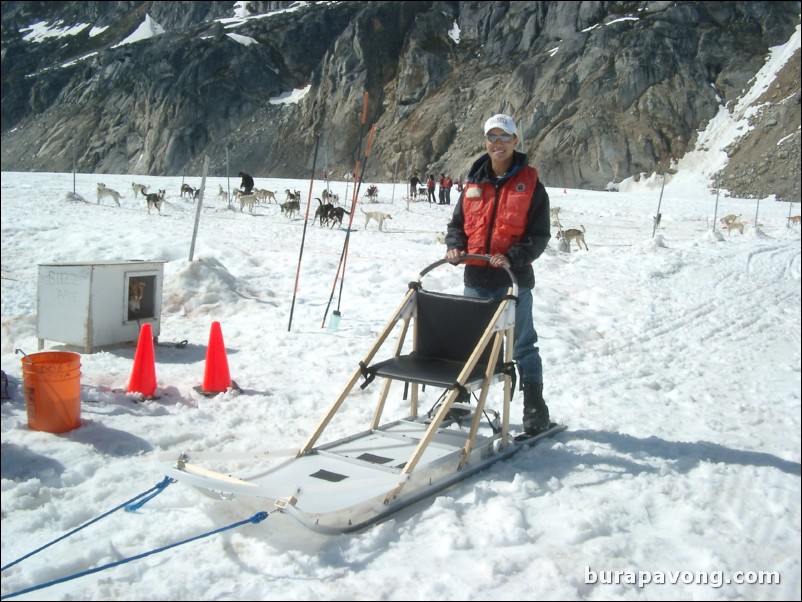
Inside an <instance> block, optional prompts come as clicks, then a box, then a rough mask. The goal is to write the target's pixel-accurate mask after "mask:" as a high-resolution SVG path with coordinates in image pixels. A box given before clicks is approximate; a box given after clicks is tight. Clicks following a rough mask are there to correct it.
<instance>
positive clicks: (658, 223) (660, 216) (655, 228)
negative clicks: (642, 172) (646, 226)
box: [652, 172, 666, 238]
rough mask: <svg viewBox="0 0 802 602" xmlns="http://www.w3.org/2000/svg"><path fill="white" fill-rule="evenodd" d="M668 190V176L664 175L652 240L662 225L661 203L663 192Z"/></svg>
mask: <svg viewBox="0 0 802 602" xmlns="http://www.w3.org/2000/svg"><path fill="white" fill-rule="evenodd" d="M665 188H666V174H665V172H664V173H663V186H662V188H660V200H659V201H657V215H655V216H654V228H652V238H654V233H655V232H656V231H657V226H659V225H660V218H662V217H663V216H662V215H661V213H660V203H662V202H663V190H665Z"/></svg>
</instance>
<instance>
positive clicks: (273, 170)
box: [2, 1, 800, 201]
mask: <svg viewBox="0 0 802 602" xmlns="http://www.w3.org/2000/svg"><path fill="white" fill-rule="evenodd" d="M234 6H235V5H234V4H233V3H230V2H3V3H2V169H3V170H14V171H71V170H72V169H73V166H75V169H77V171H81V172H97V173H104V172H107V173H131V174H152V175H176V174H195V175H200V172H201V166H202V164H203V161H204V158H205V157H207V156H208V158H209V161H210V172H211V173H213V174H223V173H226V172H227V171H228V172H229V173H236V172H238V171H239V170H241V169H244V170H246V171H249V172H250V173H252V174H253V175H254V176H257V177H268V176H272V177H301V178H303V177H308V176H309V175H310V174H311V169H312V167H313V158H314V157H315V152H314V151H315V149H317V151H318V152H317V155H316V159H315V168H316V170H318V171H322V170H323V169H324V168H328V169H329V171H331V172H333V173H336V174H344V173H345V172H346V171H349V170H353V169H354V166H355V164H356V161H357V160H360V165H361V166H362V167H363V168H364V172H365V173H364V178H365V179H367V180H389V179H391V178H393V177H397V178H398V179H406V178H407V176H408V175H409V173H410V172H411V171H412V170H417V171H419V172H421V173H439V172H441V171H443V172H447V173H451V174H454V175H455V176H457V175H459V174H463V173H464V172H465V171H466V169H467V167H468V166H469V164H470V162H471V161H472V160H473V158H475V156H476V155H477V154H478V153H480V152H481V151H482V149H483V145H482V139H481V133H482V132H481V124H482V123H483V121H484V120H485V119H486V118H487V117H488V116H490V115H491V114H493V113H496V112H498V111H505V112H509V113H511V114H512V115H514V116H515V117H516V119H517V120H518V122H519V128H520V130H521V136H522V139H523V144H522V150H524V151H525V152H528V153H529V154H530V156H531V157H532V159H533V162H534V164H536V165H537V167H538V169H539V171H540V172H541V173H542V176H543V178H544V181H545V182H546V184H547V185H550V186H569V187H581V188H604V187H605V186H606V185H607V183H608V182H611V181H620V180H622V179H624V178H627V177H629V176H632V175H636V174H640V173H651V172H654V171H662V170H666V169H667V168H669V167H670V165H671V163H672V161H675V160H677V159H678V158H680V157H682V156H683V155H684V154H685V153H686V152H688V151H689V150H691V149H692V148H693V147H694V145H695V141H696V135H697V132H698V131H700V130H702V129H704V127H705V126H706V124H707V123H708V122H709V121H710V119H711V118H713V117H714V116H715V115H716V114H717V112H718V111H719V108H720V107H721V106H732V105H734V103H736V102H737V100H738V98H739V97H740V95H741V94H742V93H743V92H744V90H745V89H747V88H748V85H749V82H750V80H751V79H752V78H753V76H754V75H755V74H756V73H757V71H758V70H759V69H760V68H761V67H762V66H763V64H764V63H765V60H766V57H767V55H768V53H769V49H770V48H772V47H774V46H778V45H782V44H785V43H786V42H787V41H788V40H789V38H790V37H791V35H792V34H793V32H794V29H795V28H796V27H798V26H799V23H800V3H799V2H415V1H408V2H333V3H328V2H319V3H316V2H307V3H294V4H290V3H288V2H249V3H247V10H245V11H242V10H237V12H235V8H234ZM37 23H39V24H43V25H44V26H46V27H47V28H48V31H49V32H50V33H51V35H50V37H41V36H37V35H35V34H36V32H38V31H40V27H36V28H34V25H35V24H37ZM143 29H146V30H148V31H149V32H150V33H156V34H158V35H151V36H149V37H143V39H141V40H139V41H135V42H133V41H132V40H134V39H138V38H137V37H136V35H135V37H134V38H129V36H131V35H132V34H135V32H140V33H141V32H142V31H143ZM57 33H58V34H60V35H53V34H57ZM126 38H128V39H129V41H131V43H126V44H120V42H122V41H123V40H126ZM799 70H800V66H799V53H797V55H796V57H795V60H794V61H791V62H790V63H789V64H787V65H786V69H785V70H784V72H783V74H782V75H781V77H780V78H778V80H777V83H776V85H775V86H774V87H773V88H772V89H771V90H768V91H766V93H765V102H766V103H767V104H765V105H764V107H763V109H762V110H761V111H759V112H758V113H757V114H755V115H753V116H752V119H753V120H754V121H755V126H754V127H753V129H752V130H750V131H749V132H748V133H747V135H746V136H745V137H744V138H743V139H741V140H739V141H738V142H737V143H735V144H734V145H733V146H732V147H731V148H730V149H728V152H729V154H730V157H731V160H730V164H729V165H728V168H727V170H725V171H724V172H722V173H721V174H719V175H718V177H717V183H719V184H721V185H722V186H724V187H726V188H728V189H730V190H731V191H732V192H733V194H737V195H738V196H760V197H763V196H767V195H769V194H776V195H777V196H778V197H780V198H783V199H787V200H795V201H799V200H800V168H799V165H800V150H799V149H800V78H799ZM294 90H295V91H305V94H303V95H302V98H301V99H300V100H299V101H297V102H285V100H286V98H287V96H288V93H290V92H292V91H294ZM366 98H367V104H365V99H366ZM372 126H375V127H374V128H373V137H372V139H371V136H370V133H371V129H372ZM369 139H370V140H371V145H370V148H369V151H368V140H369ZM778 142H780V144H778ZM366 155H367V160H365V156H366Z"/></svg>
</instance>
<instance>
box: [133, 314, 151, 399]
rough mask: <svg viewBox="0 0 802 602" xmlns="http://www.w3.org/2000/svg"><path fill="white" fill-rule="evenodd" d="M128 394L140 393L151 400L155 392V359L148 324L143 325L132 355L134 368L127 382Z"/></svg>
mask: <svg viewBox="0 0 802 602" xmlns="http://www.w3.org/2000/svg"><path fill="white" fill-rule="evenodd" d="M128 392H129V393H141V394H142V395H143V396H145V398H152V397H153V394H154V393H155V392H156V359H155V356H154V353H153V332H152V330H151V327H150V324H143V325H142V328H141V329H140V331H139V342H138V343H137V345H136V355H134V368H133V370H131V380H129V381H128Z"/></svg>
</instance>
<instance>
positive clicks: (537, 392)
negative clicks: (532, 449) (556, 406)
mask: <svg viewBox="0 0 802 602" xmlns="http://www.w3.org/2000/svg"><path fill="white" fill-rule="evenodd" d="M523 391H524V419H523V425H524V432H526V434H527V435H530V436H531V435H537V434H538V433H542V432H543V431H547V430H549V425H550V421H549V408H548V406H547V405H546V402H545V401H543V383H524V384H523Z"/></svg>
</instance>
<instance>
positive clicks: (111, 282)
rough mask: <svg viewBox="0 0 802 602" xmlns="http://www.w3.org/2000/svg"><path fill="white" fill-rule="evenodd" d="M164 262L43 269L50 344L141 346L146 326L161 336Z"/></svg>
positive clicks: (40, 291)
mask: <svg viewBox="0 0 802 602" xmlns="http://www.w3.org/2000/svg"><path fill="white" fill-rule="evenodd" d="M164 263H165V262H164V261H144V260H129V261H103V262H97V263H58V264H55V263H51V264H40V265H39V280H38V288H37V300H36V306H37V327H36V336H37V338H38V343H39V349H40V350H42V349H44V344H45V340H52V341H58V342H60V343H64V344H66V345H72V346H77V347H82V348H83V350H84V352H85V353H92V352H93V351H94V350H96V349H98V348H99V347H104V346H109V345H115V344H119V343H128V342H133V343H136V342H137V340H138V338H139V331H140V329H141V328H142V325H143V324H150V325H151V329H152V332H153V337H154V339H155V340H157V339H158V335H159V333H160V322H161V302H162V283H163V279H164Z"/></svg>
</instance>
